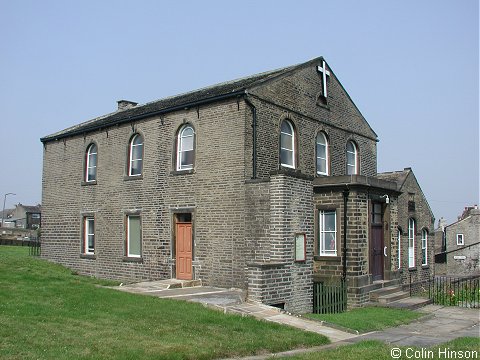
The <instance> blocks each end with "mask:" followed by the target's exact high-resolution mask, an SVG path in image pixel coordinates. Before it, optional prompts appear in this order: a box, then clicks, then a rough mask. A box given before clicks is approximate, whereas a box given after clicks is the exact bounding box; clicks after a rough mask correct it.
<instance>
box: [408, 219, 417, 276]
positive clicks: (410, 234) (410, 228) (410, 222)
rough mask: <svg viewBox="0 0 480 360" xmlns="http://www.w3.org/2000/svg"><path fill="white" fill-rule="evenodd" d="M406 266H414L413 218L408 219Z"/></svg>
mask: <svg viewBox="0 0 480 360" xmlns="http://www.w3.org/2000/svg"><path fill="white" fill-rule="evenodd" d="M408 267H410V268H412V267H415V219H414V218H410V219H408Z"/></svg>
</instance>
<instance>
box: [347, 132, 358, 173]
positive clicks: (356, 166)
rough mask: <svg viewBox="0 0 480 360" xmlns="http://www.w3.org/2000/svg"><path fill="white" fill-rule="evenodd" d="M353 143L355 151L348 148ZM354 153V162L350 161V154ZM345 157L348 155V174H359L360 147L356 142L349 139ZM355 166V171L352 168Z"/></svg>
mask: <svg viewBox="0 0 480 360" xmlns="http://www.w3.org/2000/svg"><path fill="white" fill-rule="evenodd" d="M350 144H351V145H352V147H353V151H351V150H349V149H348V145H350ZM349 154H353V164H350V163H349V162H348V155H349ZM345 157H346V164H347V175H357V174H358V148H357V145H356V144H355V142H353V141H352V140H349V141H348V142H347V147H346V149H345ZM352 168H353V172H351V170H350V169H352Z"/></svg>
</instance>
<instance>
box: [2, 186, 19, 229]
mask: <svg viewBox="0 0 480 360" xmlns="http://www.w3.org/2000/svg"><path fill="white" fill-rule="evenodd" d="M7 195H17V194H14V193H6V194H5V196H4V197H3V211H2V227H3V223H4V221H5V201H6V200H7Z"/></svg>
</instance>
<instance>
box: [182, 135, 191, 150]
mask: <svg viewBox="0 0 480 360" xmlns="http://www.w3.org/2000/svg"><path fill="white" fill-rule="evenodd" d="M180 145H181V146H180V150H181V151H185V150H193V136H189V137H184V138H182V141H181V144H180Z"/></svg>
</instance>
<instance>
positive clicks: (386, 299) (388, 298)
mask: <svg viewBox="0 0 480 360" xmlns="http://www.w3.org/2000/svg"><path fill="white" fill-rule="evenodd" d="M408 297H410V294H409V293H407V292H405V291H398V292H394V293H391V294H386V295H381V296H379V297H378V298H377V301H378V302H379V303H380V304H388V303H391V302H393V301H397V300H401V299H406V298H408Z"/></svg>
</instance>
